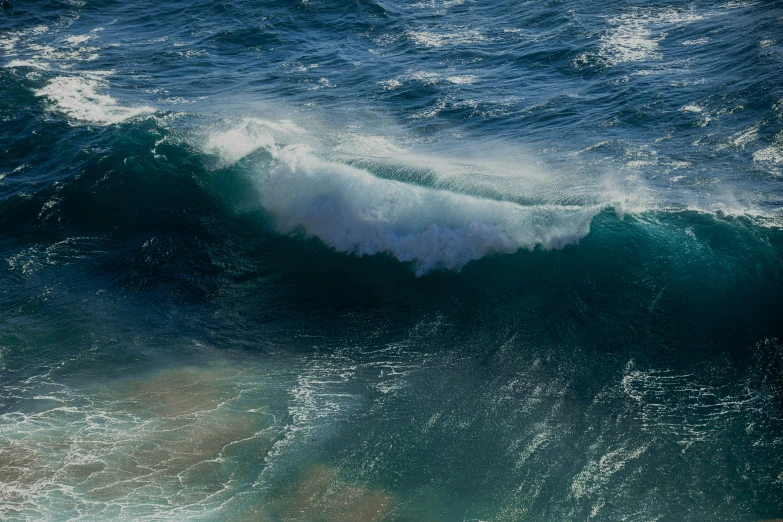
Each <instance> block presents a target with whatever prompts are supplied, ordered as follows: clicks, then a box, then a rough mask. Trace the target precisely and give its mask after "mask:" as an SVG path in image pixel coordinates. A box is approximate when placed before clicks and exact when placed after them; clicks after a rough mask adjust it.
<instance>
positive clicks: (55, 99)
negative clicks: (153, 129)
mask: <svg viewBox="0 0 783 522" xmlns="http://www.w3.org/2000/svg"><path fill="white" fill-rule="evenodd" d="M105 88H106V85H105V82H103V81H100V80H98V79H96V78H86V77H79V76H58V77H56V78H54V79H52V80H50V81H49V83H47V84H46V86H45V87H44V88H43V89H39V90H36V91H34V92H35V94H36V95H37V96H45V97H46V98H48V99H49V101H50V102H51V107H50V108H51V110H53V111H55V112H59V113H61V114H64V115H66V116H68V117H69V118H73V119H75V120H79V121H83V122H88V123H93V124H97V125H111V124H113V123H120V122H122V121H125V120H127V119H129V118H133V117H134V116H139V115H141V114H147V113H151V112H154V110H155V109H153V108H152V107H125V106H123V105H119V104H118V103H117V101H116V100H115V99H114V98H112V97H111V96H109V95H108V94H100V93H99V92H98V91H99V90H102V89H105Z"/></svg>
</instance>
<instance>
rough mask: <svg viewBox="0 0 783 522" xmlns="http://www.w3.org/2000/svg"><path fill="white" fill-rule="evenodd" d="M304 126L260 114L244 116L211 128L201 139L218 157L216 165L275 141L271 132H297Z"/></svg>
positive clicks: (222, 164) (289, 133) (234, 161)
mask: <svg viewBox="0 0 783 522" xmlns="http://www.w3.org/2000/svg"><path fill="white" fill-rule="evenodd" d="M303 132H304V130H303V129H302V128H301V127H298V126H297V125H296V124H295V123H293V122H292V121H290V120H281V121H277V122H275V121H269V120H263V119H260V118H244V119H242V120H241V121H240V122H238V123H237V124H235V125H233V126H231V127H229V128H223V129H219V130H212V131H211V132H210V133H209V134H208V136H207V137H206V139H205V140H204V141H203V149H204V152H206V153H207V154H214V155H216V156H218V158H219V163H218V166H219V167H221V168H222V167H227V166H230V165H233V164H235V163H236V162H238V161H239V160H241V159H242V158H244V157H245V156H247V155H248V154H250V153H252V152H254V151H256V150H258V149H260V148H267V149H270V148H272V147H274V145H275V139H274V136H275V135H277V136H278V137H279V136H286V135H298V134H302V133H303Z"/></svg>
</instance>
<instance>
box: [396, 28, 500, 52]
mask: <svg viewBox="0 0 783 522" xmlns="http://www.w3.org/2000/svg"><path fill="white" fill-rule="evenodd" d="M406 35H407V36H408V38H410V39H411V40H413V42H414V43H416V44H417V45H421V46H423V47H430V48H432V47H443V46H446V45H464V44H470V43H477V42H483V41H485V40H486V39H487V38H486V37H485V36H484V35H483V34H481V33H480V32H479V31H477V30H475V29H467V30H458V31H454V32H448V33H436V32H433V31H408V32H407V33H406Z"/></svg>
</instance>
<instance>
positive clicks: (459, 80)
mask: <svg viewBox="0 0 783 522" xmlns="http://www.w3.org/2000/svg"><path fill="white" fill-rule="evenodd" d="M446 81H447V82H449V83H453V84H454V85H471V84H473V83H475V82H476V76H475V75H473V74H463V75H461V76H449V77H448V78H446Z"/></svg>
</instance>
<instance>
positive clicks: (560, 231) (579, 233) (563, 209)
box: [261, 148, 601, 275]
mask: <svg viewBox="0 0 783 522" xmlns="http://www.w3.org/2000/svg"><path fill="white" fill-rule="evenodd" d="M275 155H276V158H275V162H274V165H273V167H272V170H271V174H270V175H269V176H268V177H267V178H266V179H265V180H264V181H263V183H262V186H261V201H262V204H263V206H264V207H265V208H266V209H267V210H268V211H269V212H270V213H271V214H272V215H273V216H274V217H275V224H276V227H277V228H278V230H279V231H280V232H282V233H293V232H296V231H300V232H304V233H305V234H306V235H308V236H315V237H317V238H319V239H320V240H321V241H323V242H324V243H325V244H327V245H329V246H331V247H333V248H334V249H336V250H338V251H340V252H350V253H354V254H357V255H372V254H377V253H388V254H391V255H393V256H394V257H395V258H397V259H398V260H400V261H403V262H411V263H413V264H414V266H415V270H416V273H417V274H418V275H423V274H425V273H427V272H429V271H431V270H433V269H437V268H443V269H449V270H459V269H460V268H462V267H464V266H465V265H466V264H467V263H468V262H470V261H473V260H476V259H480V258H482V257H484V256H486V255H489V254H494V253H513V252H516V251H517V250H519V249H521V248H527V249H533V248H535V247H536V246H541V247H543V248H545V249H550V248H561V247H563V246H565V245H568V244H571V243H574V242H577V241H578V240H579V239H580V238H582V237H584V236H585V235H587V233H588V232H589V230H590V222H591V220H592V218H593V217H594V216H595V215H596V214H597V213H598V212H599V211H600V208H601V207H600V206H589V207H579V206H555V205H540V206H522V205H518V204H515V203H511V202H505V201H495V200H490V199H482V198H477V197H473V196H468V195H465V194H458V193H454V192H449V191H445V190H439V189H433V188H427V187H421V186H418V185H412V184H407V183H402V182H399V181H394V180H387V179H381V178H377V177H375V176H373V175H372V174H370V173H369V172H367V171H365V170H361V169H358V168H354V167H350V166H347V165H343V164H339V163H334V162H328V161H324V160H321V159H319V158H317V157H315V156H314V155H312V154H310V153H309V152H307V151H302V150H301V149H296V148H284V149H281V150H278V151H276V153H275Z"/></svg>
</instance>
